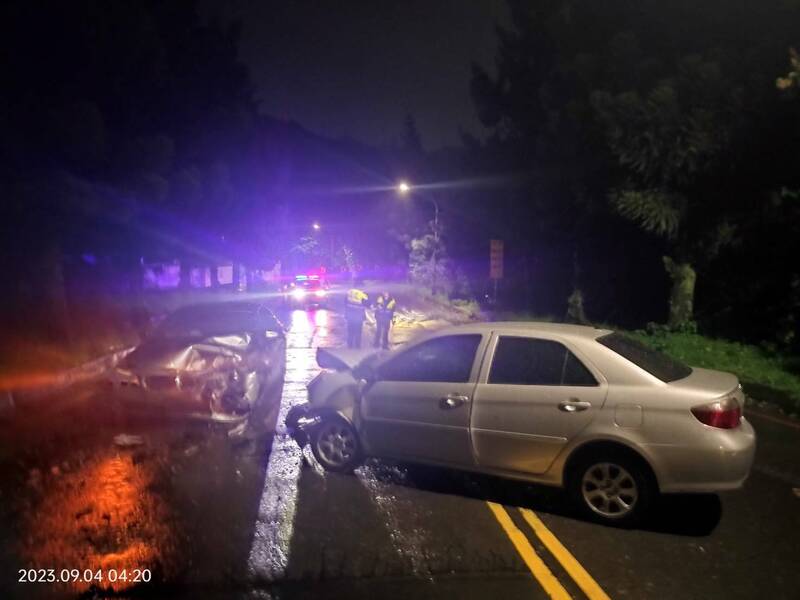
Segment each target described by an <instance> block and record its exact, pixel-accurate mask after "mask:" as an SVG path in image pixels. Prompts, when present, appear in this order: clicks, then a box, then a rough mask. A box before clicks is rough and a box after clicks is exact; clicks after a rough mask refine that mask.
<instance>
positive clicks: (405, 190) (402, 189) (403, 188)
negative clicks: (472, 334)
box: [397, 180, 439, 294]
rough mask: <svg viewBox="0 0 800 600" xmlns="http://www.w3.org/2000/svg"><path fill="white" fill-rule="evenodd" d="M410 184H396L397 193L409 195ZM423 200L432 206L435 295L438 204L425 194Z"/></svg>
mask: <svg viewBox="0 0 800 600" xmlns="http://www.w3.org/2000/svg"><path fill="white" fill-rule="evenodd" d="M411 189H412V188H411V184H410V183H408V182H407V181H405V180H402V181H400V182H398V184H397V193H398V194H399V195H400V196H403V197H404V196H408V194H410V193H411ZM425 199H426V200H427V201H428V202H430V203H431V204H433V251H432V252H431V291H432V292H433V293H434V294H435V293H436V258H437V257H436V253H437V252H438V250H439V203H438V202H436V199H435V198H433V197H431V196H430V195H428V194H425Z"/></svg>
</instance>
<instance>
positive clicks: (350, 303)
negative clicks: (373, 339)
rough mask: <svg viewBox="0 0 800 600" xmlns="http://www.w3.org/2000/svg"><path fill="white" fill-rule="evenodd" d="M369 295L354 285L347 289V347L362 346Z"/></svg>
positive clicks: (345, 315) (345, 316) (345, 313)
mask: <svg viewBox="0 0 800 600" xmlns="http://www.w3.org/2000/svg"><path fill="white" fill-rule="evenodd" d="M368 301H369V296H367V294H366V293H364V292H363V291H362V290H360V289H358V288H357V287H352V288H350V289H349V290H348V291H347V297H346V300H345V307H344V318H345V320H346V321H347V347H348V348H360V347H361V330H362V328H363V327H364V319H366V317H367V315H366V311H365V309H366V307H367V306H368Z"/></svg>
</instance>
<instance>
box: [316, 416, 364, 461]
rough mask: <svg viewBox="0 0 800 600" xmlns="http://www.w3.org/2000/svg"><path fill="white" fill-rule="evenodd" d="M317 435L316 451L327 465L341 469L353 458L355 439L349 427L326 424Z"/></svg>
mask: <svg viewBox="0 0 800 600" xmlns="http://www.w3.org/2000/svg"><path fill="white" fill-rule="evenodd" d="M322 427H323V429H322V431H321V432H320V434H319V441H318V442H317V450H319V454H320V456H321V457H322V458H323V459H324V460H325V461H326V462H328V463H329V464H331V465H333V466H335V467H341V466H342V465H345V464H347V462H348V461H349V460H350V459H352V458H353V455H354V453H355V451H356V438H355V436H354V435H353V432H352V431H351V430H350V428H349V427H347V426H345V425H340V424H339V423H326V424H325V425H323V426H322Z"/></svg>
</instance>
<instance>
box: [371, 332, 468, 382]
mask: <svg viewBox="0 0 800 600" xmlns="http://www.w3.org/2000/svg"><path fill="white" fill-rule="evenodd" d="M480 342H481V335H480V334H462V335H448V336H443V337H438V338H434V339H432V340H428V341H427V342H423V343H421V344H419V345H417V346H414V347H413V348H409V349H408V350H406V351H405V352H403V353H402V354H400V355H399V356H397V357H395V358H393V359H392V360H390V361H389V362H387V363H385V364H383V365H381V367H380V368H379V379H381V380H382V381H429V382H447V383H466V382H468V381H469V377H470V373H471V371H472V365H473V363H474V362H475V352H476V351H477V349H478V346H479V345H480Z"/></svg>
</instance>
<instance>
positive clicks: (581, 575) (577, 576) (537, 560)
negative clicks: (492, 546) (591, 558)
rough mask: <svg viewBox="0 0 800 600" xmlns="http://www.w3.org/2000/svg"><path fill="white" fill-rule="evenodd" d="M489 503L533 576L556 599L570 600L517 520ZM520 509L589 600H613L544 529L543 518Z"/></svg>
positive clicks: (494, 504) (492, 503) (500, 507)
mask: <svg viewBox="0 0 800 600" xmlns="http://www.w3.org/2000/svg"><path fill="white" fill-rule="evenodd" d="M487 504H488V505H489V509H490V510H491V511H492V513H493V514H494V516H495V518H496V519H497V521H498V523H500V526H501V527H502V528H503V531H505V532H506V535H507V536H508V537H509V539H510V540H511V542H512V543H513V544H514V547H515V548H516V549H517V552H519V554H520V556H521V557H522V560H523V561H525V564H526V565H527V566H528V569H530V571H531V573H532V574H533V576H534V577H535V578H536V580H537V581H538V582H539V583H540V584H541V586H542V588H543V589H544V591H545V592H546V593H547V594H548V595H549V596H550V597H551V598H552V599H553V600H571V596H570V595H569V594H568V593H567V590H565V589H564V586H563V585H561V582H560V581H559V580H558V579H557V578H556V576H555V575H553V573H552V571H550V569H549V568H548V567H547V565H546V564H544V561H542V559H541V557H540V556H539V555H538V554H536V550H534V549H533V546H531V543H530V542H529V541H528V538H527V537H525V534H524V533H523V532H522V531H521V530H520V529H519V527H517V526H516V525H515V524H514V521H512V520H511V517H510V516H509V514H508V513H507V512H506V509H505V508H503V507H502V506H501V505H500V504H496V503H495V502H487ZM518 510H519V512H520V513H521V514H522V517H523V518H524V519H525V521H526V522H527V523H528V525H530V527H531V529H533V532H534V533H535V534H536V536H537V537H538V538H539V540H541V542H542V544H544V546H545V548H547V549H548V550H549V551H550V553H551V554H552V555H553V556H554V557H555V558H556V560H557V561H558V562H559V563H561V566H562V567H564V570H565V571H566V572H567V573H568V574H569V576H570V577H572V580H573V581H574V582H575V583H576V584H577V585H578V587H579V588H580V589H581V591H583V593H584V594H586V597H587V598H589V600H610V598H609V597H608V594H606V593H605V592H604V591H603V589H602V588H601V587H600V586H599V585H597V582H596V581H595V580H594V579H593V578H592V576H591V575H589V573H588V572H587V571H586V569H584V568H583V566H581V564H580V563H579V562H578V561H577V560H576V559H575V557H574V556H572V554H571V553H570V551H569V550H567V549H566V548H565V547H564V545H563V544H562V543H561V542H559V541H558V538H556V536H554V535H553V534H552V533H551V532H550V530H549V529H548V528H547V527H545V525H544V523H542V521H541V519H539V517H537V516H536V513H534V512H533V511H532V510H529V509H527V508H520V509H518Z"/></svg>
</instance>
